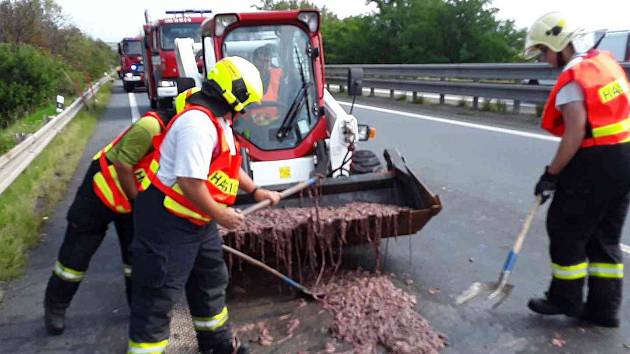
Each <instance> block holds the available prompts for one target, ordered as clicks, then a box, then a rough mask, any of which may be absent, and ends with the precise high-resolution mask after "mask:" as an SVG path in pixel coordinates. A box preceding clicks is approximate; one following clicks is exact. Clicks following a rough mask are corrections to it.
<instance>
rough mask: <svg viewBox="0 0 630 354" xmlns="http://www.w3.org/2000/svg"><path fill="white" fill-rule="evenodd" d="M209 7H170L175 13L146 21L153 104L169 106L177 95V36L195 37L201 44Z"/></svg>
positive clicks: (148, 80) (148, 77)
mask: <svg viewBox="0 0 630 354" xmlns="http://www.w3.org/2000/svg"><path fill="white" fill-rule="evenodd" d="M207 12H209V11H205V10H204V11H197V10H182V11H167V12H166V13H167V14H170V15H173V17H168V18H164V19H160V20H158V21H155V22H153V23H149V24H145V25H144V48H145V50H144V62H145V63H146V64H145V65H146V73H147V74H146V80H145V81H146V86H147V95H148V96H149V101H150V102H151V108H157V107H158V106H159V107H160V108H169V107H170V106H171V105H172V99H173V97H175V96H177V92H178V91H177V78H179V72H178V70H177V59H176V54H175V39H176V38H191V39H193V40H194V42H195V43H197V44H198V45H199V46H201V33H200V27H201V23H202V22H203V21H204V20H206V17H203V16H200V15H199V14H203V13H207Z"/></svg>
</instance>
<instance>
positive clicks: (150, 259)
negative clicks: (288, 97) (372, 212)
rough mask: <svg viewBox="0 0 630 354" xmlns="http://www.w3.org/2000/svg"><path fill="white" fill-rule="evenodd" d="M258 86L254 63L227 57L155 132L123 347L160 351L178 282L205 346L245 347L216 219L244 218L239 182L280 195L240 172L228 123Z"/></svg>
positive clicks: (259, 192) (231, 222) (139, 203)
mask: <svg viewBox="0 0 630 354" xmlns="http://www.w3.org/2000/svg"><path fill="white" fill-rule="evenodd" d="M262 95H263V93H262V82H261V80H260V74H259V72H258V70H257V69H256V67H255V66H254V65H253V64H251V63H250V62H248V61H247V60H245V59H243V58H240V57H227V58H224V59H222V60H220V61H218V62H217V63H216V64H215V66H214V67H213V68H212V69H211V70H209V72H208V74H207V77H206V79H205V80H204V82H203V85H202V89H201V91H200V92H197V93H194V94H192V95H191V96H190V97H188V98H187V100H186V102H185V107H186V108H185V109H184V110H183V111H182V112H181V113H179V114H177V115H176V116H175V117H174V118H173V119H172V120H171V122H170V124H169V126H168V128H167V132H166V133H165V134H163V135H161V136H160V137H159V138H157V139H156V150H155V152H154V154H153V161H152V163H151V165H152V166H158V169H157V173H152V174H151V175H150V179H151V186H150V187H149V188H148V189H147V190H146V191H144V192H142V193H140V195H139V196H138V199H137V200H136V203H135V211H134V225H135V233H134V240H133V244H132V252H133V256H134V260H133V271H132V281H133V294H132V301H131V317H130V326H129V346H128V353H131V354H134V353H162V352H164V350H165V349H166V346H167V345H168V338H169V324H170V316H171V310H172V308H173V306H174V304H175V301H177V300H179V299H180V297H181V294H182V293H183V292H185V294H186V298H187V300H188V306H189V309H190V313H191V315H192V320H193V325H194V328H195V331H196V333H197V341H198V344H199V350H200V351H201V352H202V353H213V354H232V353H238V354H244V353H247V352H248V351H247V349H246V348H245V347H243V346H241V345H240V343H239V342H238V341H237V340H236V339H235V337H234V336H233V333H232V330H231V328H230V322H229V314H228V309H227V307H226V302H225V291H226V288H227V284H228V272H227V267H226V265H225V261H224V259H223V249H222V240H221V237H220V236H219V233H218V229H217V225H221V226H223V227H225V228H235V227H238V226H239V225H240V224H241V223H242V222H243V215H241V214H239V213H238V212H236V211H235V210H234V209H232V208H231V207H230V205H232V204H233V203H234V201H235V199H236V194H237V191H238V189H239V188H241V189H242V190H244V191H245V192H248V193H251V194H252V195H253V197H254V199H256V200H258V201H260V200H264V199H269V200H271V202H272V204H276V203H277V202H278V201H279V199H280V195H279V193H277V192H272V191H269V190H265V189H262V188H257V187H256V186H255V185H254V182H253V181H252V180H251V178H250V177H249V176H248V175H247V174H246V173H244V172H241V155H240V152H239V147H238V144H237V142H236V141H235V140H234V137H233V135H232V130H231V127H230V121H231V120H233V119H234V118H236V116H235V115H237V114H240V113H241V112H243V110H244V108H245V107H246V106H247V105H249V104H250V103H252V102H258V101H260V99H261V98H262Z"/></svg>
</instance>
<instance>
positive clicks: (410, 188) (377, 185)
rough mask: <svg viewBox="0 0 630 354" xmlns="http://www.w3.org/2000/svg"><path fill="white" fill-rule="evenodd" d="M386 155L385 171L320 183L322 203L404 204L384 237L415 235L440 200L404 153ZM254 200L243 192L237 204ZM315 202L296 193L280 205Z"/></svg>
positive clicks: (355, 239) (353, 240)
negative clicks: (405, 159) (403, 155)
mask: <svg viewBox="0 0 630 354" xmlns="http://www.w3.org/2000/svg"><path fill="white" fill-rule="evenodd" d="M384 158H385V161H386V162H387V171H385V172H377V173H368V174H359V175H352V176H350V177H341V178H339V177H338V178H325V179H323V180H322V181H321V184H320V195H319V199H318V203H319V206H320V207H337V206H343V205H347V204H349V203H352V202H368V203H379V204H388V205H395V206H399V207H404V208H405V209H404V210H402V211H401V212H400V213H399V214H398V215H397V220H396V223H397V227H393V228H383V232H382V234H381V235H380V237H381V238H386V237H395V236H401V235H411V234H415V233H416V232H417V231H419V230H420V229H422V228H423V227H424V225H426V223H427V222H428V221H429V220H430V219H431V218H432V217H433V216H435V215H436V214H438V213H439V212H440V210H441V209H442V204H441V202H440V199H439V197H438V196H437V195H434V194H433V193H432V192H431V191H430V190H429V189H428V188H427V187H426V186H425V185H424V184H423V183H422V182H421V181H420V180H419V179H418V177H417V176H416V174H414V173H413V172H412V171H411V169H410V168H409V167H408V166H407V165H406V163H405V161H404V159H403V158H402V157H401V156H400V154H398V153H397V152H395V151H390V150H385V152H384ZM288 187H289V185H275V186H270V187H266V188H269V189H272V190H277V191H282V190H284V189H286V188H288ZM253 202H254V200H253V199H252V198H251V196H249V195H239V198H238V200H237V207H238V208H243V207H245V206H246V205H249V204H251V203H253ZM314 203H315V200H314V199H313V198H308V197H304V196H299V195H294V196H293V197H289V198H287V199H284V200H282V201H281V202H280V204H279V205H277V206H276V208H291V207H312V206H314ZM227 236H228V237H229V236H230V235H229V234H228V235H227ZM359 236H360V235H353V234H352V233H350V234H348V235H347V243H346V244H349V245H351V244H357V243H362V242H364V240H362V238H361V237H359Z"/></svg>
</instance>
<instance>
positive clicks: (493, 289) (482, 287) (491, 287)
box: [455, 282, 514, 309]
mask: <svg viewBox="0 0 630 354" xmlns="http://www.w3.org/2000/svg"><path fill="white" fill-rule="evenodd" d="M513 288H514V286H513V285H512V284H500V283H499V282H475V283H472V285H471V286H470V287H469V288H468V289H466V290H465V291H464V292H462V293H461V294H460V295H459V296H458V297H457V298H456V299H455V303H456V304H458V305H462V304H464V303H467V302H469V301H471V300H473V299H479V300H481V301H484V302H485V303H487V304H488V305H490V307H491V308H492V309H495V308H497V307H498V306H499V305H501V304H502V303H503V302H504V301H505V300H506V299H507V298H508V297H509V296H510V294H511V293H512V289H513Z"/></svg>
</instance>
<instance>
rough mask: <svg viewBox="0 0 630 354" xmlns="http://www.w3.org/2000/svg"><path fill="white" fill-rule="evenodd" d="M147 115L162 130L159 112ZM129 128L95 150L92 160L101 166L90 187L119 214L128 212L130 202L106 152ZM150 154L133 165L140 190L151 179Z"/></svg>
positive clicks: (147, 184)
mask: <svg viewBox="0 0 630 354" xmlns="http://www.w3.org/2000/svg"><path fill="white" fill-rule="evenodd" d="M147 116H148V117H153V118H155V119H156V120H157V121H158V123H159V124H160V128H161V131H164V129H165V126H164V122H163V121H162V118H161V117H160V115H159V114H157V113H156V112H147V113H146V114H145V117H147ZM129 129H131V126H130V127H129V128H127V129H125V131H123V132H122V133H121V134H120V135H118V136H117V137H116V138H115V139H114V140H113V141H112V142H111V143H109V144H107V146H105V147H104V148H102V149H101V150H100V151H99V152H97V153H96V155H94V157H93V160H98V162H99V165H100V167H101V170H100V171H99V172H97V173H95V174H94V176H93V177H92V188H93V189H94V193H95V194H96V195H97V196H98V197H99V199H100V200H101V201H102V202H103V204H105V205H106V206H107V207H108V208H110V209H112V210H113V211H115V212H117V213H120V214H127V213H130V212H131V203H129V199H127V195H126V194H125V192H124V191H123V189H122V186H121V185H120V181H119V180H118V173H117V172H116V168H115V167H114V165H113V164H111V163H110V162H109V160H107V157H106V153H107V152H108V151H110V150H111V149H112V148H113V147H114V146H116V145H117V144H118V143H119V142H120V141H121V140H122V138H123V137H124V136H125V134H127V132H128V131H129ZM158 135H159V134H158ZM151 156H152V154H151V153H147V154H146V155H145V156H144V157H143V158H142V159H141V160H140V161H139V162H138V163H137V164H135V165H134V166H133V171H134V175H135V177H136V178H135V182H136V187H137V188H138V191H140V192H142V191H144V190H146V189H147V188H149V186H150V185H151V180H149V179H148V178H147V175H148V171H149V170H150V169H151V168H152V166H151V165H150V163H151ZM153 168H155V166H153Z"/></svg>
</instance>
